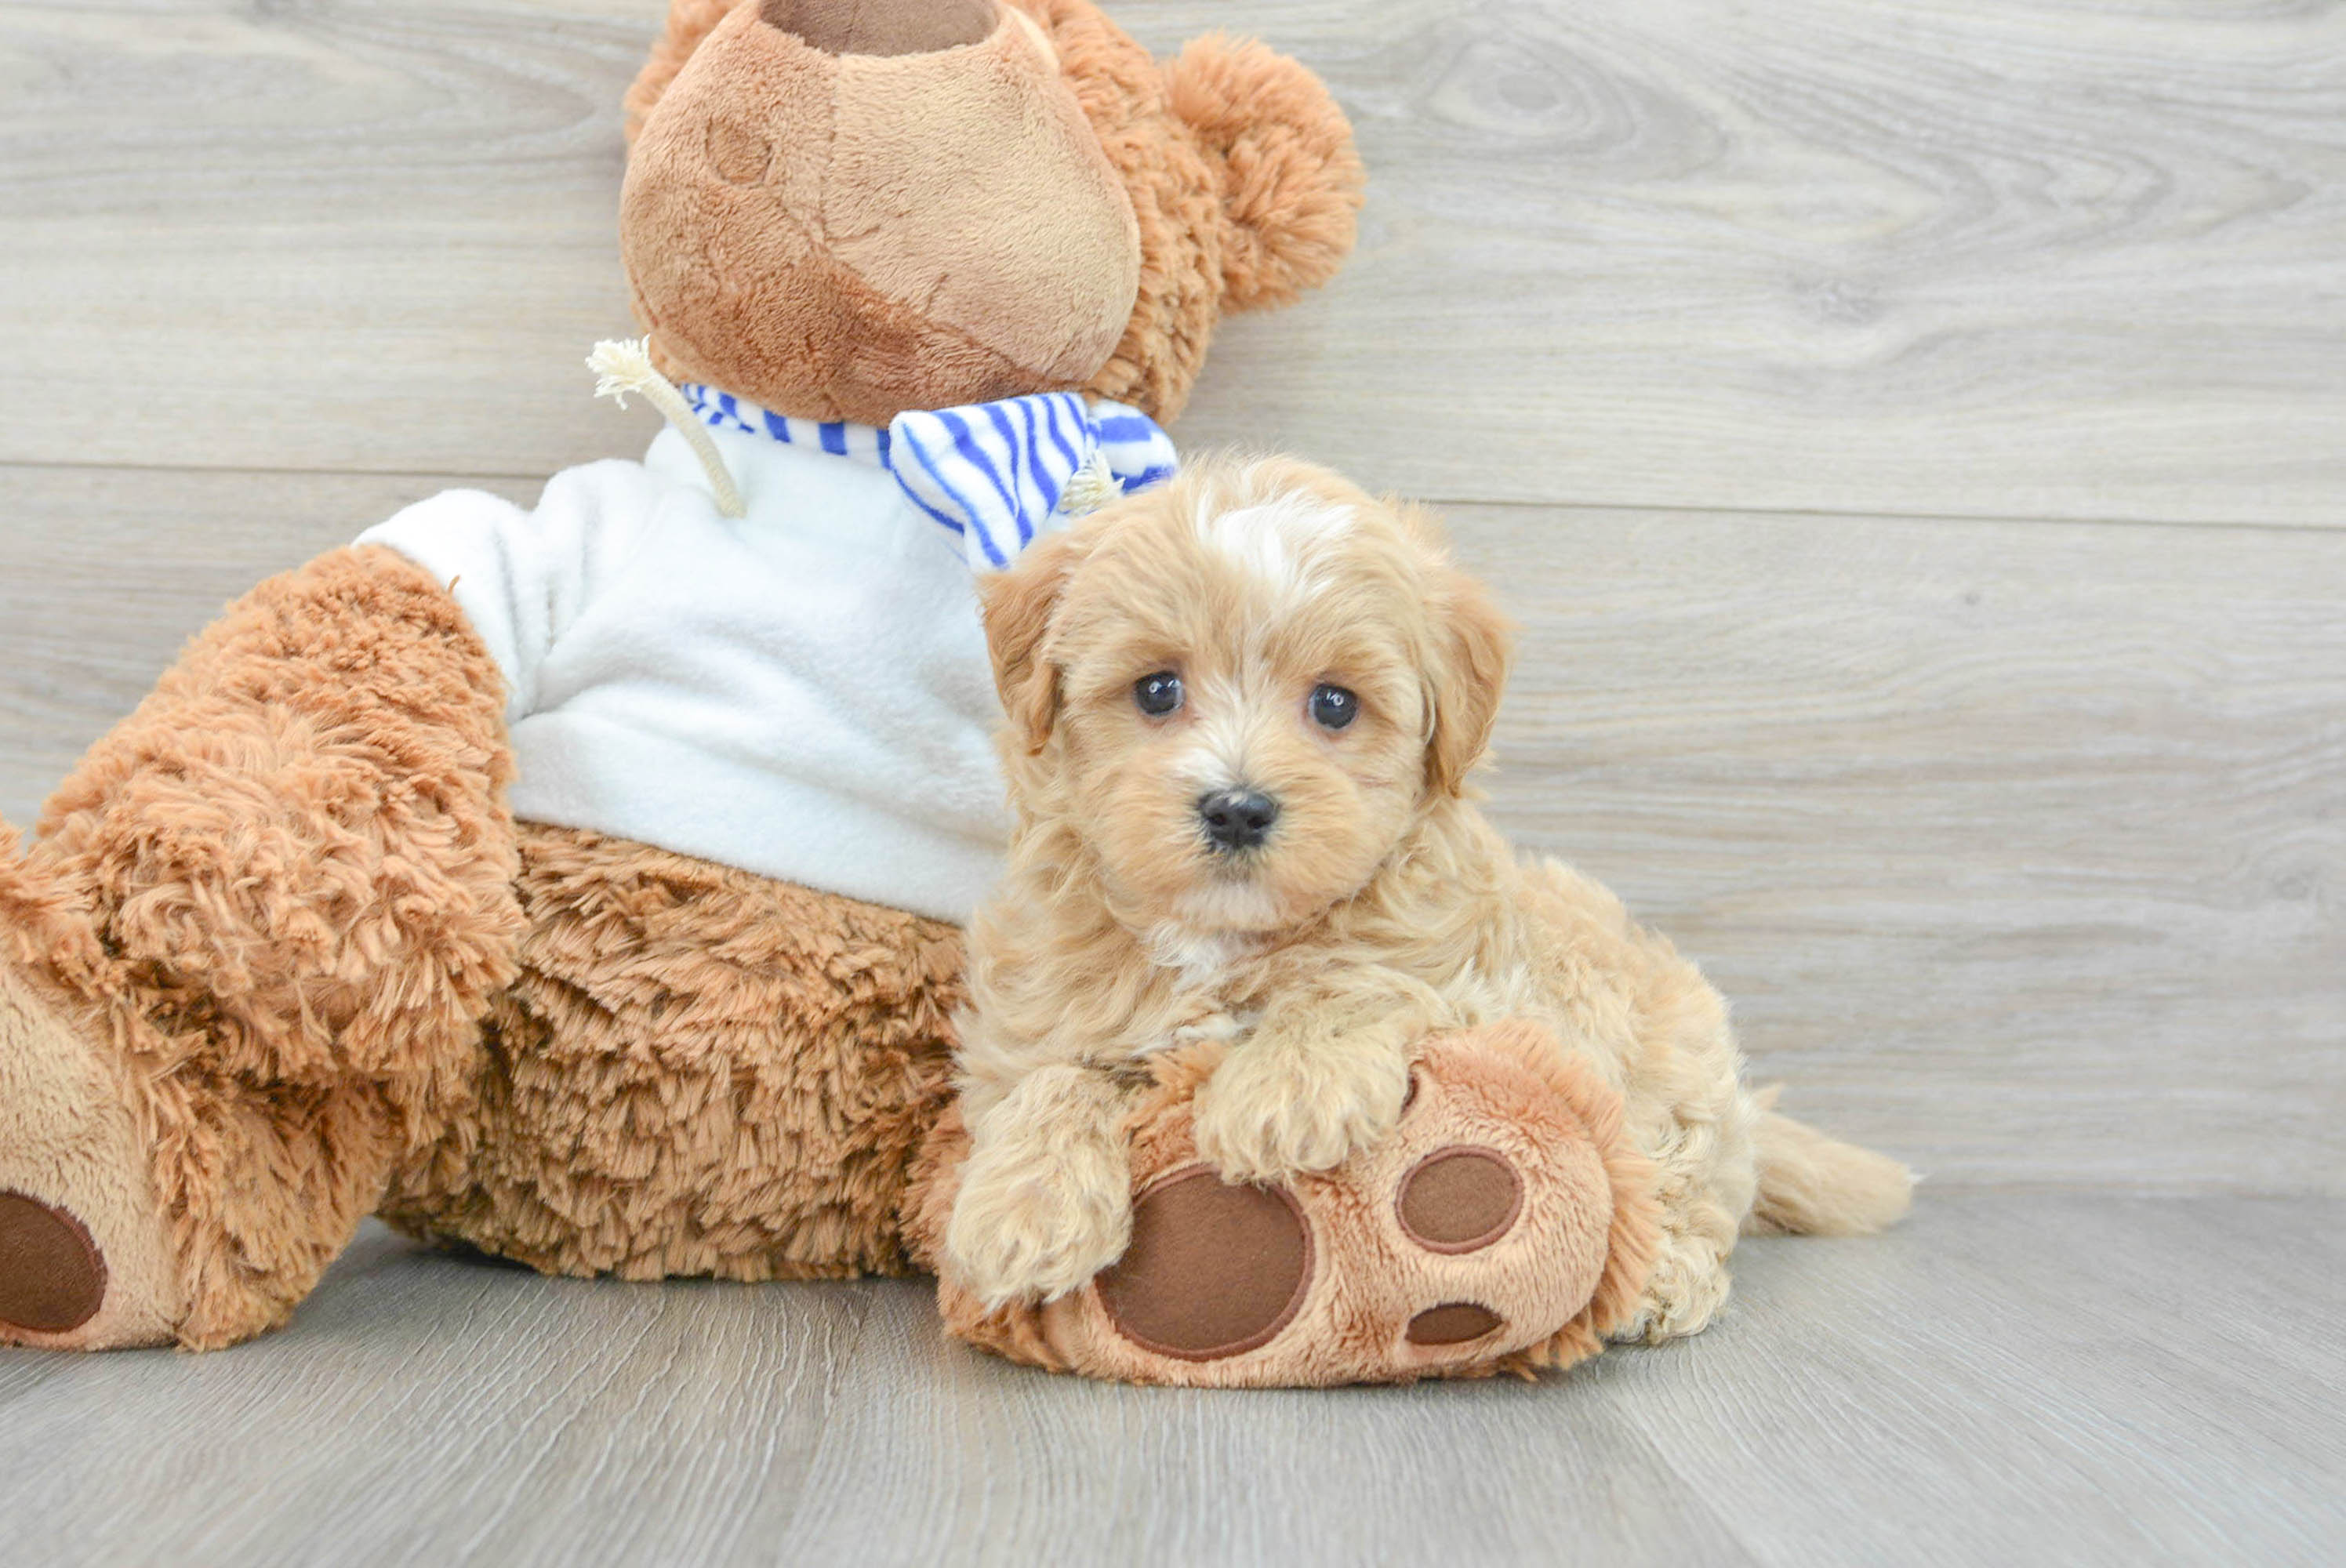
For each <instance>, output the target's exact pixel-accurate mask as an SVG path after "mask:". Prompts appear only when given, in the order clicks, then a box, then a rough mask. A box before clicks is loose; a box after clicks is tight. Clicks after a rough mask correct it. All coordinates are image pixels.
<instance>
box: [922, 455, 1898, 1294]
mask: <svg viewBox="0 0 2346 1568" xmlns="http://www.w3.org/2000/svg"><path fill="white" fill-rule="evenodd" d="M986 629H987V634H988V637H989V639H990V641H991V644H992V647H993V650H994V663H995V675H996V679H997V681H998V684H999V686H1000V687H1001V692H1002V697H1003V700H1004V703H1005V708H1006V709H1007V711H1008V713H1009V716H1010V724H1009V727H1008V729H1007V731H1006V732H1005V738H1004V753H1005V761H1006V764H1007V769H1008V772H1009V777H1010V780H1011V792H1012V797H1013V800H1014V803H1015V808H1016V810H1017V816H1018V828H1017V831H1016V835H1015V842H1014V845H1013V848H1012V853H1011V869H1010V872H1009V875H1008V876H1007V878H1006V879H1005V881H1004V882H1003V884H1002V885H1001V887H1000V889H999V890H998V891H997V893H996V896H995V897H994V900H993V901H991V902H990V903H989V904H988V905H987V906H986V907H985V908H984V910H982V911H980V913H979V914H978V916H977V919H976V920H975V921H974V924H973V926H972V928H971V932H970V987H971V1005H970V1008H969V1010H968V1012H967V1013H966V1015H965V1016H964V1019H963V1021H962V1033H963V1049H962V1054H961V1059H960V1062H961V1075H962V1094H963V1109H964V1115H966V1117H967V1119H968V1123H969V1127H970V1133H971V1139H972V1150H971V1156H970V1161H969V1165H968V1166H967V1168H966V1170H965V1171H964V1180H963V1186H962V1190H961V1194H960V1196H959V1199H958V1201H957V1203H956V1205H955V1207H954V1214H953V1217H952V1219H951V1221H950V1223H949V1225H948V1227H947V1229H946V1235H945V1248H946V1251H947V1254H948V1256H949V1257H950V1259H951V1261H952V1263H953V1265H954V1268H955V1270H956V1271H957V1273H958V1274H959V1275H960V1277H961V1278H963V1279H964V1281H966V1282H967V1283H968V1285H969V1286H970V1288H972V1290H973V1291H974V1292H975V1293H976V1294H977V1295H979V1296H981V1297H983V1298H987V1299H989V1300H991V1301H994V1302H1003V1301H1008V1300H1013V1299H1017V1298H1030V1297H1035V1296H1042V1297H1045V1298H1047V1297H1051V1296H1056V1295H1058V1294H1062V1293H1065V1292H1066V1291H1068V1290H1072V1289H1074V1288H1076V1287H1077V1286H1079V1285H1081V1284H1082V1283H1083V1282H1084V1281H1085V1280H1086V1279H1087V1278H1090V1276H1091V1275H1092V1274H1093V1273H1094V1272H1096V1270H1097V1269H1099V1268H1102V1267H1103V1266H1105V1265H1106V1264H1107V1263H1109V1262H1111V1261H1113V1260H1114V1259H1115V1257H1117V1255H1118V1254H1119V1253H1120V1252H1121V1251H1122V1249H1123V1247H1124V1245H1125V1242H1126V1239H1127V1235H1128V1232H1129V1223H1130V1212H1129V1199H1128V1188H1129V1185H1130V1184H1129V1172H1128V1169H1127V1165H1126V1161H1125V1158H1124V1153H1123V1145H1122V1131H1121V1128H1122V1123H1123V1117H1124V1115H1125V1111H1126V1108H1127V1101H1128V1099H1129V1097H1130V1095H1132V1093H1133V1092H1134V1089H1135V1086H1136V1085H1137V1084H1138V1083H1139V1082H1140V1080H1141V1079H1142V1078H1143V1077H1144V1076H1145V1074H1140V1073H1138V1072H1137V1071H1136V1064H1137V1063H1138V1062H1139V1061H1140V1059H1141V1058H1143V1057H1145V1056H1147V1055H1148V1054H1149V1053H1152V1052H1155V1051H1158V1050H1161V1049H1163V1048H1165V1047H1167V1046H1169V1045H1173V1044H1181V1043H1185V1042H1188V1041H1193V1040H1201V1039H1219V1040H1222V1041H1226V1042H1228V1043H1229V1054H1228V1055H1227V1057H1226V1059H1225V1061H1224V1063H1223V1064H1222V1066H1221V1067H1220V1068H1219V1070H1218V1071H1217V1073H1216V1074H1215V1075H1214V1077H1213V1079H1212V1080H1211V1081H1210V1082H1209V1084H1207V1085H1206V1086H1205V1087H1204V1089H1203V1090H1201V1091H1200V1093H1199V1104H1198V1120H1197V1132H1198V1141H1199V1150H1200V1152H1201V1153H1202V1154H1203V1155H1204V1156H1206V1157H1207V1158H1208V1159H1209V1160H1210V1161H1211V1162H1212V1163H1213V1164H1214V1165H1215V1166H1218V1167H1219V1169H1220V1170H1221V1172H1222V1173H1223V1174H1224V1176H1227V1177H1228V1178H1229V1179H1231V1180H1253V1181H1271V1180H1278V1179H1280V1178H1282V1177H1285V1176H1290V1175H1293V1174H1295V1173H1298V1172H1302V1171H1312V1170H1323V1169H1328V1168H1331V1167H1333V1166H1338V1165H1340V1164H1341V1163H1342V1162H1343V1161H1344V1160H1345V1159H1346V1158H1347V1157H1348V1156H1350V1155H1351V1154H1352V1152H1353V1151H1355V1150H1357V1149H1361V1148H1362V1147H1364V1146H1366V1145H1371V1144H1373V1143H1375V1142H1377V1141H1378V1140H1380V1139H1382V1137H1384V1136H1385V1135H1387V1134H1389V1133H1390V1132H1391V1131H1392V1128H1393V1126H1394V1125H1395V1122H1396V1120H1397V1118H1398V1117H1399V1115H1400V1113H1401V1109H1402V1104H1403V1097H1404V1095H1405V1094H1406V1091H1407V1087H1408V1063H1409V1060H1410V1056H1411V1054H1412V1051H1413V1048H1414V1047H1415V1046H1416V1045H1417V1044H1418V1043H1419V1042H1420V1041H1421V1040H1422V1039H1423V1038H1424V1037H1425V1036H1426V1035H1427V1034H1428V1033H1433V1032H1436V1031H1443V1030H1457V1029H1469V1028H1474V1027H1478V1026H1483V1025H1487V1024H1492V1023H1499V1022H1501V1021H1504V1020H1509V1019H1524V1020H1529V1021H1531V1022H1533V1023H1536V1024H1538V1025H1540V1026H1541V1027H1543V1028H1544V1029H1545V1031H1547V1032H1548V1033H1550V1034H1552V1035H1553V1037H1554V1038H1556V1040H1558V1041H1561V1042H1563V1043H1564V1044H1565V1047H1566V1049H1569V1050H1572V1051H1575V1052H1577V1053H1579V1054H1583V1055H1585V1056H1586V1059H1587V1060H1588V1061H1589V1062H1590V1063H1591V1064H1593V1065H1594V1066H1595V1067H1596V1071H1597V1072H1598V1074H1600V1075H1601V1076H1602V1077H1603V1078H1604V1079H1605V1080H1606V1081H1607V1083H1608V1084H1611V1085H1612V1086H1613V1087H1614V1088H1616V1089H1617V1090H1618V1091H1619V1092H1620V1093H1621V1095H1623V1098H1624V1101H1625V1104H1626V1106H1627V1121H1628V1126H1629V1129H1630V1134H1631V1136H1632V1138H1633V1139H1634V1141H1635V1143H1636V1144H1637V1147H1638V1148H1639V1150H1640V1151H1641V1152H1642V1153H1644V1154H1645V1155H1646V1156H1648V1157H1649V1158H1650V1159H1651V1160H1652V1161H1653V1162H1654V1164H1655V1166H1656V1167H1657V1170H1658V1175H1659V1181H1658V1199H1659V1203H1660V1209H1661V1237H1660V1243H1659V1251H1658V1258H1657V1262H1656V1266H1655V1268H1654V1269H1653V1272H1652V1276H1651V1278H1650V1280H1649V1283H1648V1285H1647V1290H1646V1296H1645V1299H1644V1301H1643V1302H1642V1303H1641V1307H1640V1309H1639V1311H1638V1312H1637V1314H1636V1315H1635V1316H1634V1318H1633V1319H1631V1321H1630V1323H1629V1324H1628V1325H1627V1329H1626V1330H1625V1331H1624V1333H1623V1337H1631V1338H1635V1337H1643V1338H1647V1339H1666V1338H1669V1337H1673V1336H1676V1335H1681V1334H1690V1333H1694V1332H1696V1331H1697V1330H1698V1329H1701V1328H1702V1327H1703V1326H1704V1325H1705V1324H1706V1323H1708V1322H1709V1319H1710V1318H1711V1316H1712V1315H1713V1313H1715V1312H1716V1311H1717V1310H1718V1308H1719V1304H1720V1302H1721V1301H1722V1300H1723V1299H1724V1298H1725V1297H1726V1294H1727V1289H1728V1272H1727V1268H1726V1259H1727V1255H1728V1253H1729V1250H1730V1249H1731V1248H1732V1247H1733V1246H1734V1244H1735V1239H1736V1237H1737V1235H1738V1233H1739V1231H1740V1230H1742V1229H1745V1228H1775V1229H1795V1230H1806V1231H1829V1232H1853V1231H1867V1230H1872V1229H1876V1228H1879V1227H1882V1226H1883V1225H1886V1224H1888V1223H1890V1222H1891V1221H1892V1220H1894V1219H1895V1218H1897V1217H1898V1216H1899V1215H1901V1214H1902V1213H1903V1212H1904V1209H1905V1207H1906V1204H1907V1200H1908V1194H1909V1188H1910V1185H1911V1177H1910V1176H1909V1174H1908V1173H1907V1171H1906V1170H1905V1169H1904V1167H1902V1166H1899V1165H1897V1164H1896V1163H1894V1162H1892V1161H1891V1160H1889V1159H1887V1158H1884V1157H1883V1156H1879V1155H1874V1154H1871V1153H1869V1152H1867V1151H1864V1150H1861V1149H1857V1148H1854V1147H1851V1145H1845V1144H1840V1143H1836V1142H1834V1141H1832V1140H1831V1139H1828V1138H1825V1137H1823V1136H1822V1135H1819V1134H1817V1133H1815V1132H1814V1131H1812V1130H1811V1129H1809V1128H1807V1127H1804V1126H1801V1125H1800V1124H1798V1123H1794V1122H1791V1121H1790V1120H1788V1119H1786V1118H1783V1117H1781V1116H1779V1115H1776V1114H1775V1113H1773V1112H1772V1111H1770V1110H1768V1109H1767V1108H1766V1106H1765V1105H1764V1103H1763V1102H1762V1101H1761V1100H1760V1099H1759V1098H1757V1097H1755V1096H1754V1095H1752V1094H1751V1093H1749V1091H1748V1090H1747V1089H1746V1087H1745V1085H1744V1084H1743V1082H1742V1077H1741V1066H1742V1062H1741V1057H1740V1055H1739V1053H1738V1051H1737V1049H1736V1046H1735V1043H1734V1038H1733V1036H1732V1034H1731V1033H1730V1032H1729V1028H1728V1023H1727V1011H1726V1006H1725V1004H1724V1003H1723V1002H1722V1001H1721V1000H1720V998H1719V994H1718V993H1716V992H1715V991H1713V990H1712V989H1711V988H1710V986H1709V984H1708V983H1705V982H1704V980H1703V978H1702V976H1701V975H1700V973H1699V972H1698V971H1697V970H1696V968H1695V966H1694V965H1693V964H1692V963H1690V962H1688V961H1687V960H1685V959H1684V958H1681V957H1679V956H1678V953H1677V952H1674V951H1673V950H1672V949H1671V947H1670V945H1669V944H1668V942H1666V941H1665V940H1663V939H1662V938H1661V937H1659V936H1658V935H1656V934H1654V933H1653V932H1648V931H1647V930H1646V929H1645V928H1643V927H1642V926H1640V925H1638V924H1637V923H1636V922H1635V921H1632V920H1631V919H1630V918H1629V916H1628V914H1627V911H1625V910H1624V909H1623V907H1622V905H1621V903H1620V901H1618V900H1617V899H1616V898H1615V897H1614V896H1613V895H1612V894H1610V893H1609V892H1607V891H1606V890H1605V889H1603V888H1601V887H1599V886H1598V885H1596V883H1595V882H1593V881H1589V880H1588V879H1586V877H1583V876H1581V875H1579V874H1578V873H1576V872H1575V871H1571V870H1570V869H1568V868H1566V867H1565V866H1563V865H1560V864H1557V863H1556V862H1554V861H1551V860H1523V859H1519V858H1518V857H1517V856H1516V855H1515V853H1514V852H1513V851H1512V850H1510V849H1509V848H1508V846H1507V845H1506V843H1505V841H1504V840H1502V839H1501V838H1500V836H1499V835H1498V833H1497V832H1496V831H1494V830H1493V829H1492V827H1491V826H1490V824H1489V823H1488V822H1486V821H1485V820H1484V817H1483V815H1482V813H1481V812H1480V810H1478V809H1477V808H1476V806H1475V803H1474V802H1475V799H1476V796H1475V794H1474V791H1473V789H1471V787H1470V778H1471V775H1472V774H1473V771H1474V768H1475V767H1476V766H1477V764H1478V763H1479V762H1480V761H1481V760H1482V759H1483V756H1484V750H1485V748H1486V747H1487V745H1488V743H1489V739H1490V735H1491V730H1492V727H1493V723H1494V719H1495V718H1496V716H1497V711H1498V705H1499V696H1500V692H1501V689H1502V688H1503V687H1504V686H1505V678H1506V669H1507V634H1506V627H1505V622H1504V620H1503V619H1502V617H1501V616H1499V614H1498V612H1497V611H1496V609H1495V608H1494V606H1493V605H1492V603H1491V601H1490V599H1489V597H1488V596H1487V595H1486V594H1485V593H1484V590H1483V589H1482V587H1481V586H1480V585H1477V584H1475V583H1474V581H1472V580H1471V579H1469V578H1468V577H1467V576H1465V575H1464V574H1463V573H1461V572H1460V571H1459V570H1458V569H1457V568H1456V567H1454V565H1451V563H1450V561H1449V559H1448V558H1447V556H1446V555H1445V554H1444V552H1443V545H1442V541H1441V535H1440V532H1439V529H1438V527H1437V525H1436V524H1434V522H1433V519H1432V518H1431V517H1429V516H1428V515H1427V514H1424V513H1423V512H1422V511H1419V510H1417V509H1414V508H1412V507H1407V506H1403V505H1400V504H1393V503H1390V502H1381V501H1378V500H1376V499H1373V498H1372V497H1371V496H1369V495H1368V494H1364V493H1363V492H1362V491H1360V490H1359V489H1357V488H1355V487H1354V486H1352V484H1348V483H1346V482H1345V481H1343V480H1342V479H1341V478H1338V477H1337V476H1336V475H1334V474H1331V473H1327V472H1325V471H1322V470H1320V469H1316V468H1313V467H1311V466H1310V465H1307V464H1304V463H1298V462H1293V461H1288V460H1283V459H1257V460H1242V459H1225V460H1221V461H1216V462H1209V463H1202V464H1199V465H1198V466H1196V467H1193V468H1192V469H1191V470H1190V471H1189V472H1188V473H1187V474H1185V475H1184V476H1183V477H1182V478H1181V479H1179V480H1178V481H1176V482H1175V483H1174V484H1170V485H1168V486H1166V487H1163V488H1161V489H1158V490H1156V491H1152V492H1149V493H1147V494H1141V495H1138V496H1135V497H1131V498H1128V499H1127V500H1124V501H1122V502H1120V503H1118V504H1116V505H1114V506H1111V507H1109V508H1107V509H1106V510H1105V511H1103V512H1101V513H1099V514H1096V515H1094V516H1092V517H1090V518H1087V519H1086V520H1085V521H1084V522H1083V523H1081V524H1078V525H1077V526H1076V527H1075V528H1074V529H1072V530H1070V531H1069V532H1067V533H1066V534H1063V535H1058V536H1056V537H1055V538H1052V539H1050V540H1048V541H1046V542H1045V543H1044V544H1043V545H1039V546H1038V547H1036V548H1035V550H1034V551H1033V552H1031V553H1030V554H1029V555H1028V556H1027V557H1026V558H1025V560H1024V561H1023V562H1022V563H1021V564H1020V565H1018V566H1017V567H1016V568H1015V569H1014V570H1013V571H1011V572H1010V573H1008V574H1005V575H1004V576H1002V577H1000V578H999V579H997V580H995V581H994V583H992V584H991V585H990V586H989V588H988V590H987V597H986ZM1233 794H1235V795H1238V796H1242V797H1244V798H1245V799H1247V800H1249V801H1250V802H1251V809H1252V811H1253V814H1254V818H1255V820H1254V822H1253V824H1252V826H1251V827H1250V828H1249V827H1239V828H1237V829H1232V828H1231V827H1229V824H1228V823H1227V822H1225V823H1224V825H1223V827H1222V830H1220V832H1219V835H1218V833H1217V831H1216V830H1215V828H1214V825H1213V812H1214V801H1215V799H1217V798H1218V797H1219V798H1223V799H1229V797H1231V796H1232V795H1233ZM1272 812H1275V816H1272V817H1271V818H1270V820H1269V822H1268V824H1267V826H1266V825H1265V824H1264V823H1263V821H1262V820H1261V819H1262V818H1263V817H1264V816H1265V815H1266V813H1272Z"/></svg>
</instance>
